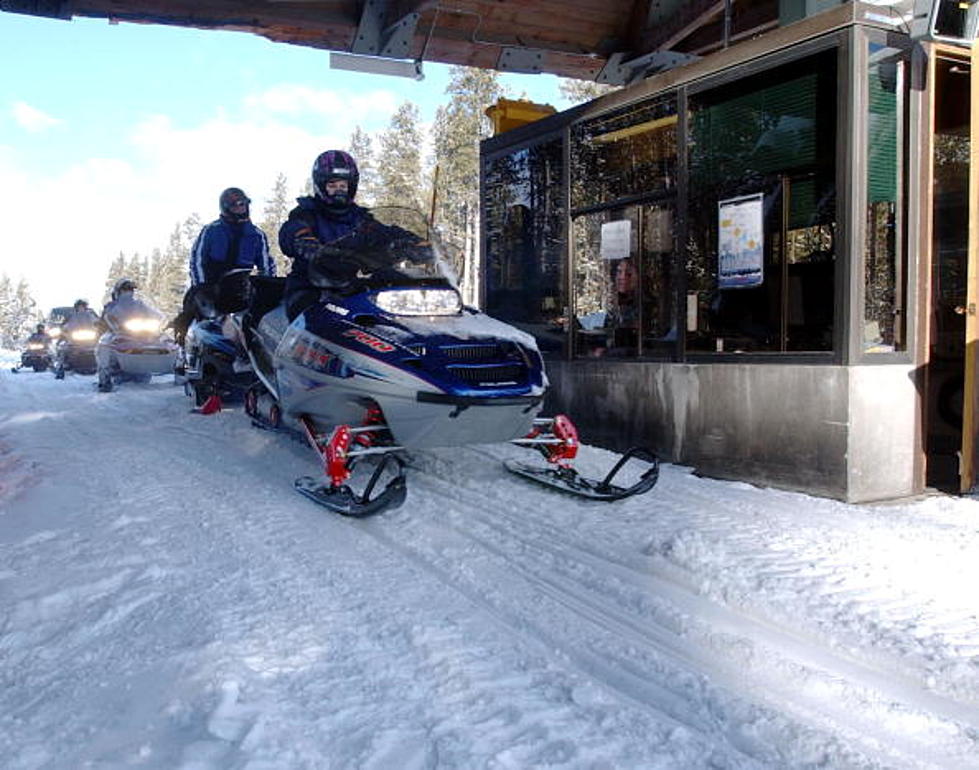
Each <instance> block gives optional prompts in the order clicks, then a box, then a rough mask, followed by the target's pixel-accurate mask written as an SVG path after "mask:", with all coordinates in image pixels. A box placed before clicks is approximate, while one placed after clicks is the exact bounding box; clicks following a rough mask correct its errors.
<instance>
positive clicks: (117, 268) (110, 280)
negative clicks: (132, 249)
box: [102, 251, 126, 305]
mask: <svg viewBox="0 0 979 770" xmlns="http://www.w3.org/2000/svg"><path fill="white" fill-rule="evenodd" d="M125 276H126V255H125V254H123V253H122V252H121V251H120V252H119V256H118V257H116V258H115V259H114V260H112V264H111V265H109V274H108V275H107V276H106V278H105V292H104V293H103V295H102V304H103V305H105V303H106V302H108V301H109V297H110V296H111V294H112V287H113V286H115V285H116V281H118V280H119V279H120V278H123V277H125Z"/></svg>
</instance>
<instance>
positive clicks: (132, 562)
mask: <svg viewBox="0 0 979 770" xmlns="http://www.w3.org/2000/svg"><path fill="white" fill-rule="evenodd" d="M9 363H10V361H9V357H8V361H7V362H6V363H5V364H4V366H3V372H2V373H0V767H3V768H5V769H6V770H25V769H27V768H72V769H73V768H99V769H100V770H101V769H102V768H123V767H126V768H128V767H135V768H167V769H170V768H180V769H182V770H210V769H212V768H242V769H245V770H271V769H273V768H274V769H278V768H286V769H290V770H291V769H292V768H309V769H310V770H312V769H316V770H320V769H322V768H344V769H346V768H376V769H378V770H387V769H388V768H397V769H399V770H400V769H402V768H406V769H411V768H419V769H421V768H539V767H548V768H643V769H646V768H683V769H686V768H758V767H768V768H813V767H830V768H923V767H934V768H942V769H943V770H945V769H948V768H979V622H977V615H979V609H977V599H976V591H977V587H979V503H977V502H976V501H973V500H969V499H956V498H951V497H943V496H933V497H929V498H927V499H922V500H919V501H913V502H911V501H907V502H901V503H900V504H890V505H877V506H852V505H844V504H841V503H838V502H834V501H829V500H823V499H818V498H811V497H807V496H805V495H799V494H791V493H787V492H781V491H774V490H767V489H758V488H755V487H752V486H749V485H746V484H737V483H725V482H718V481H712V480H708V479H702V478H697V477H695V476H694V475H692V474H691V472H690V470H689V469H687V468H682V467H677V466H669V465H667V466H664V468H663V472H662V475H661V479H660V482H659V485H658V486H657V487H656V488H655V489H654V490H653V491H652V492H651V493H650V494H648V495H646V496H645V497H643V498H638V499H631V500H627V501H624V502H621V503H618V504H612V505H608V504H603V503H587V502H583V501H578V500H576V499H573V498H569V497H566V496H563V495H560V494H558V493H556V492H551V491H549V490H546V489H543V488H537V487H534V486H530V485H529V484H528V483H527V482H524V481H521V480H520V479H517V478H516V477H513V476H511V475H509V474H507V473H506V471H505V470H503V469H502V468H501V464H500V460H501V459H502V458H505V457H512V456H517V457H525V458H526V459H531V458H532V457H533V455H531V454H529V453H527V452H525V451H522V450H519V449H517V448H515V447H510V446H498V445H493V446H476V447H471V448H465V449H462V450H452V451H431V452H424V453H418V454H416V455H415V456H413V458H412V460H411V467H410V469H409V480H408V483H409V493H408V499H407V502H406V504H405V505H404V506H403V507H402V508H400V509H398V510H396V511H392V512H388V513H384V514H382V515H380V516H377V517H374V518H371V519H366V520H350V519H344V518H342V517H339V516H337V515H334V514H331V513H328V512H327V511H326V510H325V509H323V508H321V507H319V506H316V505H315V504H313V503H312V502H310V501H309V500H307V499H305V498H303V497H301V496H299V495H297V494H296V493H295V492H294V491H293V490H292V488H291V487H292V481H293V479H294V478H295V477H296V476H299V475H304V474H315V473H317V472H318V468H317V463H316V460H315V458H314V457H313V455H312V453H311V452H310V451H309V450H308V449H307V448H306V447H304V446H302V445H301V444H300V443H298V442H293V441H290V440H288V439H287V438H285V437H283V436H280V435H273V434H270V433H268V432H265V431H260V430H256V429H254V428H252V427H250V425H249V422H248V420H247V419H246V418H245V417H244V415H243V414H242V413H241V412H240V411H238V410H227V411H224V412H222V413H219V414H217V415H213V416H210V417H202V416H199V415H194V414H190V413H189V408H190V403H189V399H187V398H186V397H185V396H184V395H183V394H182V391H181V390H179V389H178V388H176V387H174V386H173V385H172V384H171V383H169V382H168V381H167V378H156V379H155V380H154V382H153V383H151V384H150V385H144V386H132V385H130V386H126V385H123V386H121V387H120V388H119V389H118V390H117V391H116V392H114V393H111V394H98V393H95V392H94V390H93V387H92V382H93V379H92V378H91V377H78V376H71V375H69V377H68V378H67V379H66V380H65V381H61V382H58V381H55V380H54V378H53V377H52V375H51V374H50V373H46V374H34V373H20V374H12V373H10V372H9ZM585 438H587V437H585ZM583 455H584V456H583V458H582V462H581V463H580V465H581V466H582V467H583V469H590V470H592V471H593V472H595V473H597V472H598V471H599V469H601V468H604V467H606V466H607V465H608V464H610V463H611V462H612V460H613V459H614V456H613V455H612V454H610V453H607V452H604V451H602V450H599V449H595V448H590V447H588V448H586V449H585V451H584V453H583Z"/></svg>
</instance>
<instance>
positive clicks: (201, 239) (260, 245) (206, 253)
mask: <svg viewBox="0 0 979 770" xmlns="http://www.w3.org/2000/svg"><path fill="white" fill-rule="evenodd" d="M242 267H247V268H251V267H256V268H258V272H259V273H260V274H261V275H275V261H274V260H273V259H272V255H271V254H270V253H269V242H268V238H266V237H265V233H264V232H262V230H261V228H258V227H256V226H255V225H253V224H252V223H251V222H248V221H246V222H229V221H227V220H225V219H216V220H214V221H213V222H211V223H210V224H208V225H204V227H203V229H202V230H201V231H200V234H199V235H198V236H197V240H195V241H194V245H193V247H192V248H191V250H190V283H191V285H192V286H197V285H199V284H202V283H213V282H215V281H217V280H218V278H220V277H221V276H222V275H224V274H225V273H227V272H228V271H229V270H234V269H235V268H242Z"/></svg>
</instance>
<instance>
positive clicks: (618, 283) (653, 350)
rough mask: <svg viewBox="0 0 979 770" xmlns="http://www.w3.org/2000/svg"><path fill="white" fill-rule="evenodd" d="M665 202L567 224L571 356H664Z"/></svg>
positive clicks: (669, 228)
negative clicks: (570, 260)
mask: <svg viewBox="0 0 979 770" xmlns="http://www.w3.org/2000/svg"><path fill="white" fill-rule="evenodd" d="M673 220H674V217H673V204H672V203H671V202H670V203H666V202H660V203H651V204H644V205H634V206H627V207H623V208H618V209H612V210H608V211H603V212H599V213H594V214H584V215H581V216H579V217H577V218H575V220H574V222H573V224H572V242H573V246H574V254H575V263H574V264H575V273H574V280H575V294H574V297H575V300H574V314H575V355H577V356H586V357H597V356H616V357H635V356H650V355H651V356H657V355H659V356H664V355H670V354H671V353H672V351H673V348H674V343H675V341H676V323H675V312H674V305H675V291H674V282H673V256H674V253H675V248H674V237H673Z"/></svg>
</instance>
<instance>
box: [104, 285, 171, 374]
mask: <svg viewBox="0 0 979 770" xmlns="http://www.w3.org/2000/svg"><path fill="white" fill-rule="evenodd" d="M104 320H105V323H106V325H107V326H108V331H106V332H105V334H103V335H102V336H101V338H100V339H99V341H98V347H97V350H96V358H97V361H98V374H99V381H98V389H99V390H100V391H102V392H109V391H111V390H112V389H113V387H114V386H115V385H117V384H119V383H121V382H127V381H128V382H149V381H150V378H151V377H152V376H153V375H154V374H171V373H172V372H173V365H174V361H175V360H176V358H177V343H175V342H174V341H173V340H172V339H171V338H170V337H168V336H167V335H165V334H163V333H162V332H161V327H162V326H163V315H162V314H161V313H160V312H159V311H158V310H157V309H156V308H154V307H151V306H150V305H149V304H148V303H146V302H145V301H143V300H142V299H140V298H138V297H136V296H134V295H132V294H128V295H123V296H122V297H120V298H119V299H117V300H115V301H114V302H113V303H112V305H111V306H106V310H105V312H104Z"/></svg>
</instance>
